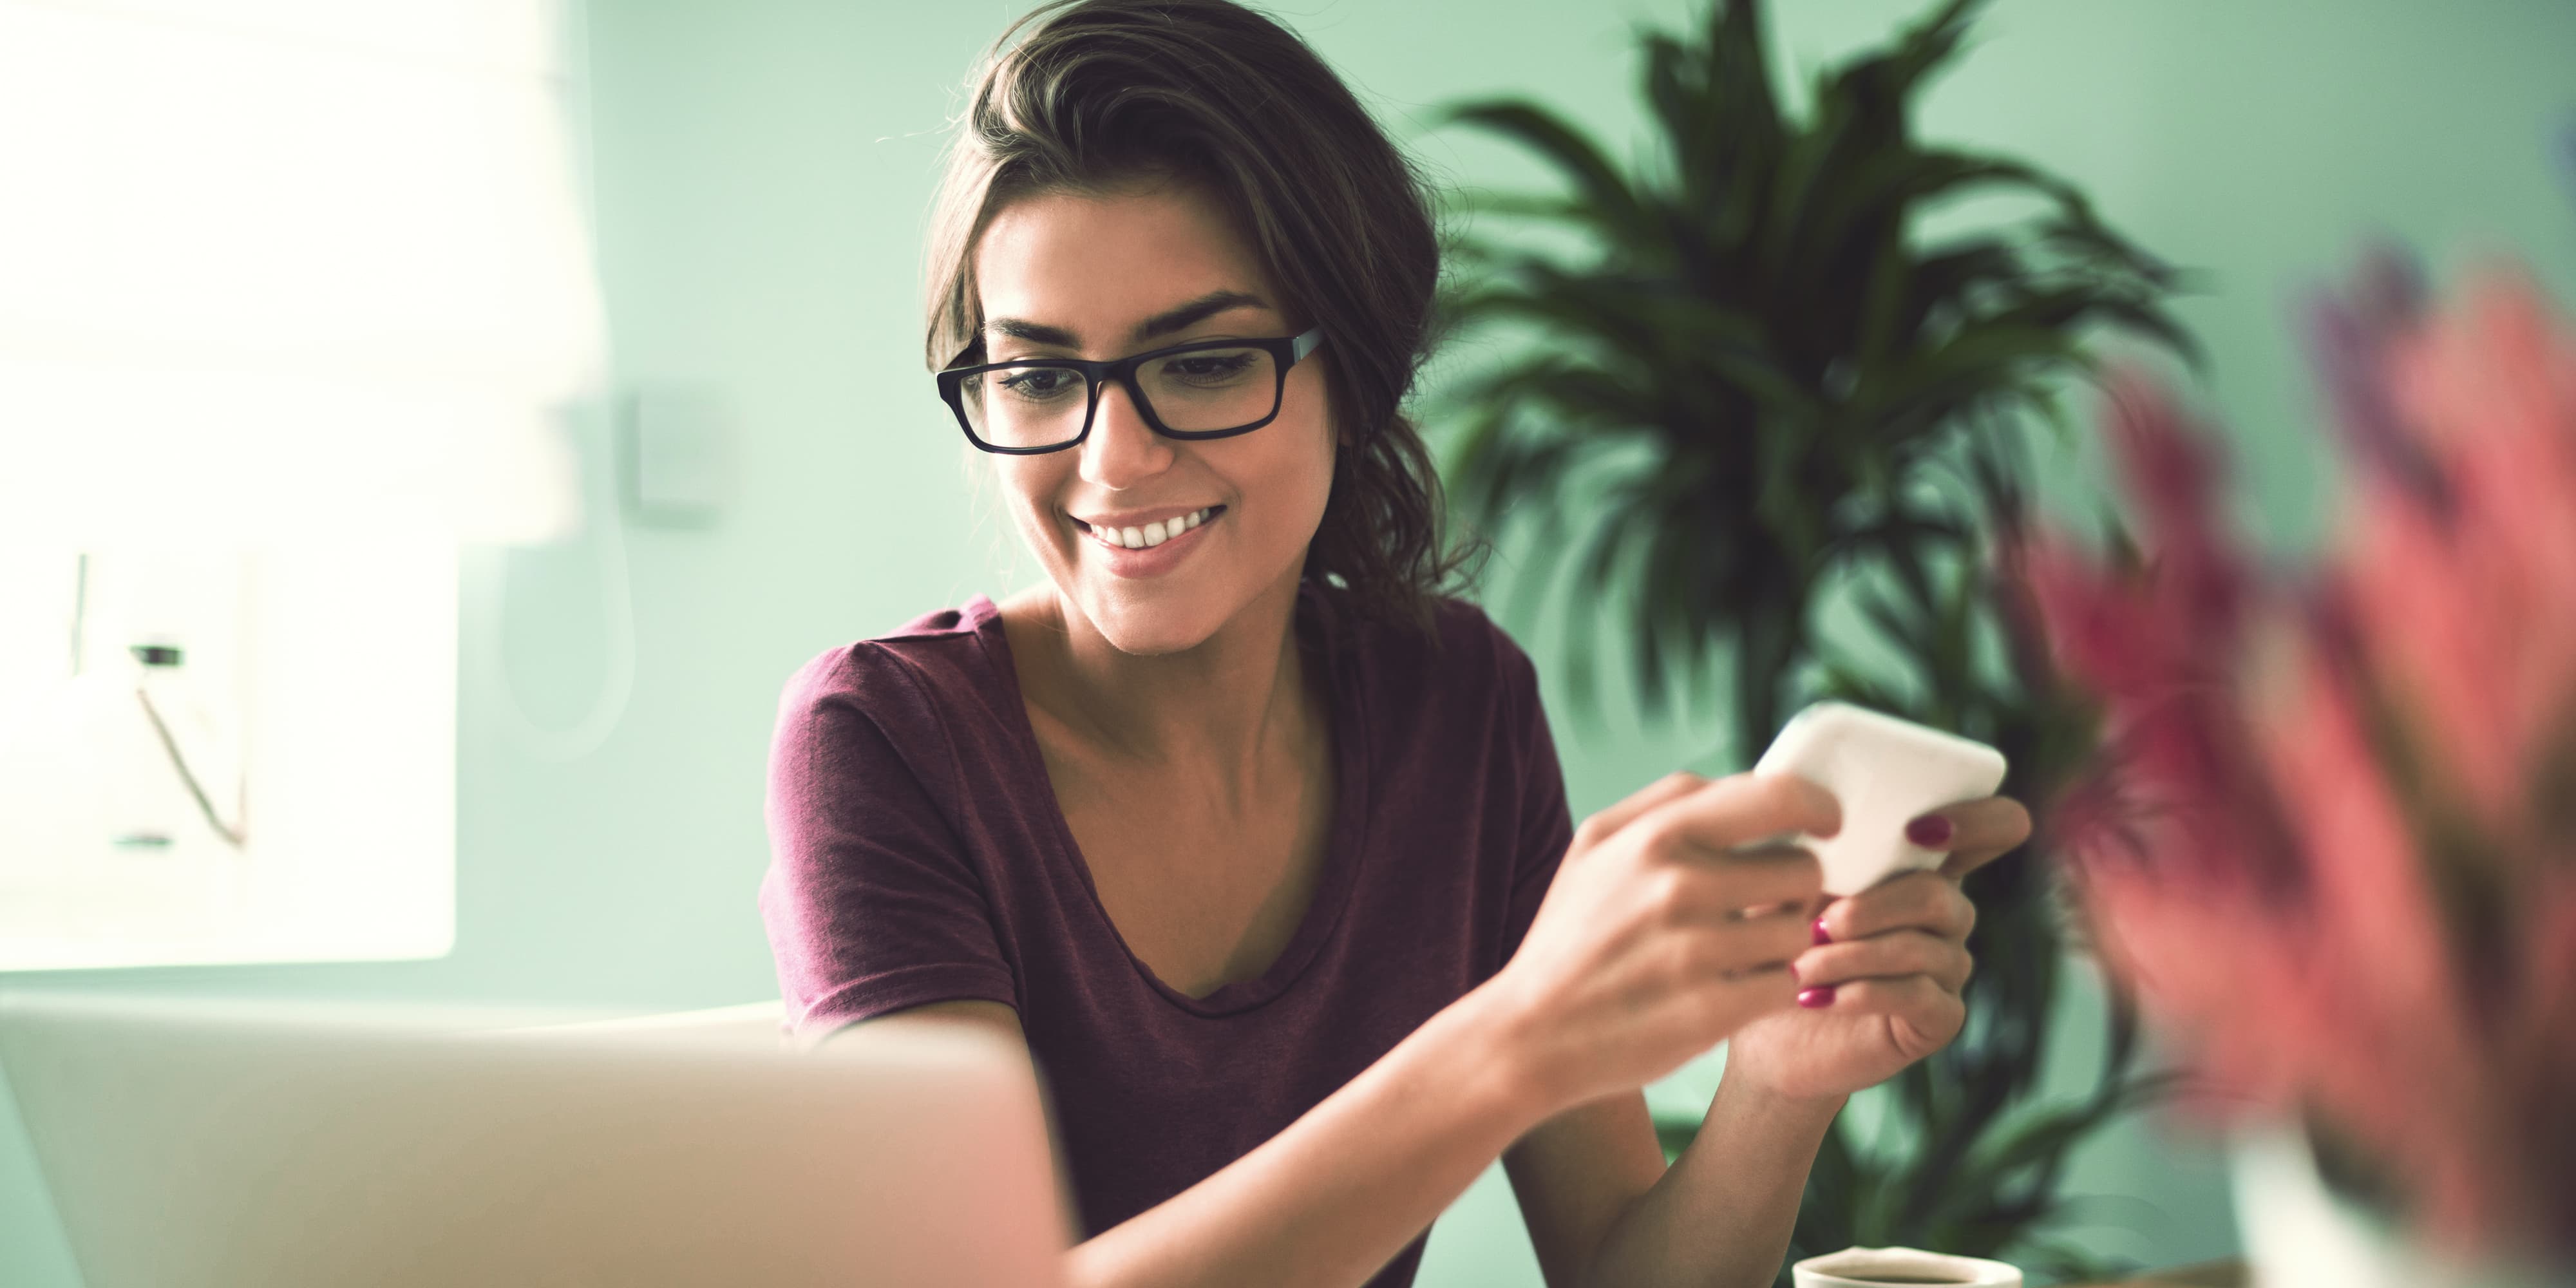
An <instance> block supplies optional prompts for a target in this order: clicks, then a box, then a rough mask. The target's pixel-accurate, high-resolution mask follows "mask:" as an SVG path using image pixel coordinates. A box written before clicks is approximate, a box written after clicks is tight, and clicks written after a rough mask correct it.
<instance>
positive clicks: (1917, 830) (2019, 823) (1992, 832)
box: [1905, 796, 2030, 878]
mask: <svg viewBox="0 0 2576 1288" xmlns="http://www.w3.org/2000/svg"><path fill="white" fill-rule="evenodd" d="M1936 820H1937V821H1936ZM1944 827H1946V828H1947V830H1948V835H1947V836H1942V835H1940V834H1941V832H1942V830H1943V828H1944ZM1905 833H1906V837H1907V839H1909V840H1911V841H1913V842H1914V843H1915V844H1917V845H1920V846H1923V847H1924V848H1925V849H1928V850H1947V851H1949V857H1948V858H1946V859H1944V860H1943V861H1942V863H1941V874H1942V875H1944V876H1947V877H1952V878H1957V877H1963V876H1966V875H1967V874H1969V873H1970V872H1974V871H1976V870H1977V869H1978V868H1981V867H1984V866H1985V865H1986V864H1988V863H1991V862H1993V861H1994V860H1996V859H1998V858H2001V857H2003V856H2004V855H2006V854H2008V853H2011V852H2012V849H2013V847H2015V846H2017V845H2020V844H2021V843H2022V842H2024V841H2026V840H2029V839H2030V811H2029V810H2027V809H2025V808H2023V807H2022V803H2021V802H2020V801H2017V800H2014V799H2013V798H2011V797H2009V796H1988V797H1986V798H1984V799H1982V800H1973V801H1962V802H1960V803H1959V804H1956V805H1947V806H1943V807H1942V808H1940V809H1937V810H1934V811H1932V812H1931V813H1929V814H1926V815H1924V816H1922V817H1921V818H1918V819H1915V820H1913V821H1912V822H1910V823H1909V824H1907V826H1906V829H1905Z"/></svg>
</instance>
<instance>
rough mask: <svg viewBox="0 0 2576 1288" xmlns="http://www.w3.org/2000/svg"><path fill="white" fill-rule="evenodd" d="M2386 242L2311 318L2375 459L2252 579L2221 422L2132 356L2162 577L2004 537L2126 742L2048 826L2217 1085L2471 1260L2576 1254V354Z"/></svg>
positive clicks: (2133, 466)
mask: <svg viewBox="0 0 2576 1288" xmlns="http://www.w3.org/2000/svg"><path fill="white" fill-rule="evenodd" d="M2416 283H2417V279H2416V277H2415V274H2414V273H2413V271H2412V270H2411V268H2410V266H2408V265H2407V264H2406V263H2405V262H2403V261H2402V260H2400V259H2398V258H2396V257H2395V256H2393V255H2390V254H2386V253H2382V254H2380V255H2378V256H2375V257H2373V258H2372V259H2371V260H2370V261H2368V262H2367V263H2366V264H2365V267H2364V270H2363V272H2362V274H2361V276H2360V280H2359V282H2358V284H2357V286H2356V288H2355V289H2354V290H2352V291H2351V292H2350V293H2349V294H2348V295H2347V296H2345V297H2340V298H2335V297H2330V298H2327V299H2325V300H2322V301H2320V302H2319V303H2318V305H2317V307H2316V308H2315V309H2314V310H2313V312H2312V319H2311V320H2312V327H2313V330H2314V332H2315V339H2316V350H2317V353H2318V356H2319V360H2320V365H2321V367H2322V368H2323V369H2324V373H2325V376H2326V379H2327V383H2328V386H2329V391H2330V392H2331V393H2332V395H2333V399H2332V401H2333V405H2334V407H2335V410H2336V414H2337V416H2338V419H2339V421H2340V428H2341V429H2342V431H2343V432H2342V435H2341V441H2343V442H2344V443H2346V444H2347V445H2348V447H2349V448H2350V450H2351V452H2352V454H2353V457H2354V466H2355V468H2354V470H2353V479H2352V484H2351V489H2350V494H2349V495H2348V496H2347V498H2346V503H2345V508H2344V509H2343V510H2342V512H2341V514H2340V526H2339V527H2338V529H2337V531H2336V534H2335V537H2334V539H2333V541H2332V543H2331V545H2330V547H2329V548H2328V550H2327V551H2326V552H2325V554H2324V556H2323V558H2322V559H2321V560H2319V561H2318V562H2317V563H2316V564H2315V565H2314V566H2312V567H2309V568H2305V569H2302V570H2298V571H2296V572H2292V573H2288V574H2276V575H2261V574H2258V573H2257V572H2256V570H2255V565H2254V562H2253V560H2251V559H2250V558H2249V557H2247V556H2246V555H2245V554H2243V553H2242V552H2241V549H2242V548H2241V544H2240V543H2239V542H2237V541H2236V540H2235V539H2234V538H2233V537H2232V536H2231V535H2230V534H2229V533H2228V532H2227V530H2226V528H2225V525H2224V524H2223V523H2222V522H2221V519H2220V507H2219V505H2218V499H2219V496H2218V494H2219V488H2220V484H2221V482H2222V480H2221V478H2220V475H2221V474H2222V472H2223V465H2224V461H2223V458H2222V456H2221V453H2220V449H2219V447H2218V446H2217V441H2216V439H2215V438H2214V437H2213V436H2212V435H2210V434H2209V433H2207V432H2206V431H2204V430H2202V429H2201V428H2200V427H2199V426H2197V425H2195V424H2192V423H2191V422H2190V421H2189V420H2188V419H2187V418H2186V417H2185V416H2184V415H2183V413H2182V412H2181V411H2179V410H2178V409H2177V408H2176V407H2175V405H2174V403H2173V402H2172V400H2171V399H2170V398H2168V397H2167V396H2166V395H2165V394H2164V393H2163V392H2162V391H2161V390H2160V389H2159V388H2158V387H2157V386H2156V384H2155V383H2154V382H2153V381H2152V380H2150V379H2148V378H2147V377H2145V376H2142V375H2139V374H2136V373H2123V374H2121V375H2119V376H2117V377H2116V378H2115V379H2114V380H2113V381H2112V382H2111V386H2110V398H2109V409H2108V415H2107V417H2106V420H2107V431H2108V434H2109V437H2110V439H2111V442H2112V445H2113V448H2114V450H2115V456H2116V460H2117V461H2118V463H2119V465H2120V468H2121V471H2122V478H2123V482H2124V484H2125V485H2126V487H2127V489H2128V491H2129V493H2130V499H2131V501H2132V503H2133V508H2134V510H2135V512H2136V513H2137V515H2138V517H2139V526H2140V530H2141V533H2140V535H2141V546H2142V548H2143V549H2144V550H2145V551H2146V552H2147V553H2148V555H2149V558H2148V559H2147V561H2146V563H2145V565H2144V566H2143V567H2140V568H2136V569H2123V568H2115V567H2112V566H2109V565H2107V564H2106V563H2104V562H2103V561H2101V560H2099V559H2097V558H2095V557H2094V556H2091V555H2089V554H2086V553H2084V552H2082V551H2081V550H2079V549H2078V548H2077V547H2076V545H2075V544H2074V543H2073V542H2072V541H2070V540H2069V539H2067V538H2066V537H2065V536H2063V535H2062V534H2058V533H2053V532H2046V531H2042V532H2039V533H2036V534H2034V535H2033V536H2032V537H2030V538H2029V540H2028V541H2027V542H2026V543H2025V544H2023V545H2022V546H2021V547H2020V548H2018V549H2016V550H2013V551H2010V552H2007V559H2008V561H2009V566H2012V567H2014V568H2016V569H2018V570H2019V574H2020V576H2021V578H2022V584H2023V586H2024V588H2025V590H2026V592H2027V594H2028V596H2029V599H2030V608H2031V614H2032V617H2033V618H2034V619H2035V621H2036V623H2037V625H2038V627H2039V629H2040V630H2041V631H2042V632H2043V633H2044V634H2045V635H2046V636H2047V638H2048V641H2049V645H2050V647H2051V649H2052V651H2053V652H2054V654H2055V656H2056V658H2057V660H2058V662H2059V664H2060V665H2061V667H2062V668H2063V670H2064V672H2065V674H2066V675H2067V676H2068V677H2070V679H2071V680H2072V681H2073V682H2075V683H2077V684H2079V685H2081V686H2083V687H2084V688H2086V689H2088V690H2090V691H2091V692H2093V693H2094V694H2095V695H2096V696H2097V697H2098V698H2099V699H2100V700H2101V702H2102V703H2103V710H2104V715H2105V718H2106V746H2105V751H2104V755H2103V757H2102V759H2101V761H2100V764H2099V766H2098V768H2097V770H2096V772H2094V773H2093V774H2092V775H2091V776H2089V777H2087V778H2085V779H2083V780H2081V781H2079V782H2077V783H2076V784H2075V785H2074V786H2073V787H2072V788H2070V790H2069V791H2068V792H2067V793H2066V795H2065V796H2064V797H2063V798H2061V800H2060V801H2059V802H2057V804H2056V808H2055V809H2054V811H2053V812H2052V813H2053V817H2052V821H2051V823H2050V826H2051V829H2052V832H2053V834H2054V835H2055V837H2056V838H2057V840H2058V842H2059V851H2060V852H2061V853H2062V854H2064V855H2065V856H2066V858H2067V860H2068V863H2069V875H2070V877H2071V879H2072V882H2073V886H2074V888H2075V890H2076V892H2077V895H2078V898H2079V906H2080V908H2081V911H2082V915H2083V916H2084V917H2085V919H2086V920H2087V922H2088V923H2089V928H2090V930H2091V938H2092V940H2093V941H2094V942H2095V943H2096V944H2097V945H2098V946H2099V949H2100V952H2101V955H2102V957H2103V960H2104V962H2105V965H2106V967H2107V968H2108V969H2109V970H2111V971H2112V973H2113V974H2114V975H2115V976H2117V977H2119V978H2120V979H2121V980H2123V981H2124V982H2125V983H2126V984H2128V985H2129V986H2130V987H2132V988H2133V989H2135V991H2136V992H2137V995H2138V997H2139V999H2140V1002H2141V1005H2142V1006H2143V1007H2144V1008H2145V1010H2146V1012H2147V1014H2148V1016H2149V1017H2150V1019H2151V1020H2152V1021H2154V1022H2155V1023H2157V1024H2158V1025H2159V1026H2160V1027H2161V1028H2163V1029H2164V1030H2165V1031H2166V1032H2168V1033H2169V1034H2170V1035H2172V1036H2173V1037H2174V1038H2175V1039H2177V1040H2178V1041H2179V1042H2180V1043H2181V1045H2182V1047H2183V1049H2184V1050H2185V1051H2186V1052H2187V1053H2189V1057H2190V1059H2191V1060H2192V1062H2193V1064H2194V1067H2195V1068H2196V1070H2197V1071H2198V1072H2199V1073H2200V1074H2202V1075H2203V1076H2204V1079H2205V1085H2206V1086H2207V1087H2209V1088H2211V1089H2213V1090H2214V1091H2215V1092H2216V1093H2219V1094H2218V1095H2216V1096H2213V1097H2212V1098H2209V1099H2206V1100H2204V1101H2202V1102H2201V1104H2202V1106H2203V1107H2204V1108H2205V1109H2208V1110H2209V1111H2210V1112H2220V1111H2221V1107H2222V1106H2224V1105H2225V1104H2226V1103H2228V1098H2231V1097H2232V1098H2234V1099H2236V1100H2240V1101H2251V1102H2253V1103H2254V1104H2256V1105H2258V1106H2261V1107H2263V1108H2265V1109H2267V1110H2270V1111H2273V1112H2298V1113H2308V1114H2313V1115H2315V1116H2316V1117H2317V1118H2318V1119H2320V1120H2322V1121H2323V1122H2325V1123H2328V1124H2331V1128H2332V1130H2334V1131H2336V1132H2337V1133H2339V1134H2341V1135H2343V1136H2345V1137H2346V1138H2348V1139H2350V1140H2351V1141H2353V1142H2355V1143H2357V1144H2359V1145H2361V1146H2362V1147H2363V1148H2364V1149H2365V1150H2366V1151H2368V1153H2369V1154H2370V1156H2371V1157H2372V1158H2373V1159H2374V1160H2375V1161H2376V1163H2377V1165H2378V1168H2379V1170H2380V1171H2381V1172H2382V1173H2384V1174H2385V1175H2386V1176H2387V1177H2389V1178H2390V1179H2392V1180H2393V1181H2395V1182H2397V1183H2398V1184H2399V1185H2400V1186H2401V1187H2402V1189H2403V1191H2404V1193H2405V1195H2406V1200H2407V1204H2408V1213H2407V1214H2408V1216H2409V1218H2410V1219H2411V1220H2413V1221H2415V1222H2416V1223H2417V1224H2418V1225H2419V1226H2420V1228H2421V1229H2422V1230H2423V1231H2424V1232H2425V1233H2426V1234H2427V1235H2428V1236H2430V1237H2433V1238H2435V1239H2438V1240H2442V1241H2445V1242H2448V1243H2451V1244H2455V1245H2497V1244H2510V1245H2515V1246H2516V1247H2518V1248H2531V1247H2538V1248H2542V1249H2546V1250H2552V1251H2554V1252H2555V1254H2556V1255H2560V1256H2570V1257H2576V339H2571V333H2570V330H2569V328H2568V326H2567V325H2566V323H2565V322H2564V321H2563V320H2561V319H2559V318H2557V317H2556V316H2555V315H2554V314H2553V313H2552V311H2551V309H2550V307H2549V305H2548V302H2547V301H2546V300H2545V299H2544V298H2543V297H2542V296H2541V295H2540V294H2539V292H2538V291H2537V290H2536V289H2535V288H2534V287H2533V286H2532V285H2531V284H2530V283H2529V282H2528V281H2527V280H2525V279H2523V278H2521V277H2518V276H2515V275H2513V274H2510V273H2507V272H2503V271H2496V270H2490V271H2489V272H2487V273H2485V274H2483V275H2481V276H2480V277H2478V278H2476V279H2475V280H2474V281H2473V282H2472V283H2471V284H2470V285H2469V287H2468V288H2467V289H2466V290H2465V291H2464V292H2462V294H2461V296H2460V298H2459V299H2458V300H2457V301H2456V302H2455V303H2453V304H2452V305H2450V306H2449V307H2448V308H2445V309H2443V310H2441V311H2438V312H2427V311H2426V310H2425V308H2424V306H2423V302H2422V298H2421V290H2420V287H2419V286H2418V285H2417V284H2416Z"/></svg>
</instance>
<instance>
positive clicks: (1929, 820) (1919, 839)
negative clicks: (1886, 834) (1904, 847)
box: [1905, 814, 1950, 847]
mask: <svg viewBox="0 0 2576 1288" xmlns="http://www.w3.org/2000/svg"><path fill="white" fill-rule="evenodd" d="M1905 839H1907V840H1909V841H1912V842H1914V843H1915V844H1916V845H1921V846H1927V847H1929V846H1934V845H1947V844H1949V841H1950V820H1948V819H1946V818H1943V817H1941V816H1940V815H1938V814H1926V815H1924V816H1923V817H1921V818H1918V819H1916V820H1914V821H1913V822H1911V823H1908V824H1906V825H1905Z"/></svg>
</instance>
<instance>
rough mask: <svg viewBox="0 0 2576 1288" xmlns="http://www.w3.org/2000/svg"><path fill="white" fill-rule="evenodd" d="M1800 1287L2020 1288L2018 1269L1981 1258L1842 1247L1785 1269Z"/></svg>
mask: <svg viewBox="0 0 2576 1288" xmlns="http://www.w3.org/2000/svg"><path fill="white" fill-rule="evenodd" d="M1789 1274H1790V1277H1791V1278H1792V1279H1793V1280H1795V1281H1796V1283H1797V1286H1798V1288H1879V1286H1880V1285H1883V1284H1950V1285H1953V1286H1954V1288H2021V1271H2019V1270H2016V1269H2014V1268H2013V1267H2011V1266H2008V1265H2005V1264H2004V1263H2003V1262H2000V1261H1988V1260H1986V1259H1985V1258H1984V1257H1959V1256H1952V1255H1951V1254H1949V1253H1946V1252H1925V1251H1924V1250H1922V1249H1921V1248H1845V1249H1843V1250H1842V1251H1840V1252H1828V1253H1826V1254H1825V1255H1823V1256H1821V1257H1809V1258H1807V1259H1806V1260H1804V1261H1801V1262H1799V1263H1798V1264H1796V1265H1794V1266H1791V1267H1789Z"/></svg>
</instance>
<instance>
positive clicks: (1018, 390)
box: [1000, 367, 1081, 398]
mask: <svg viewBox="0 0 2576 1288" xmlns="http://www.w3.org/2000/svg"><path fill="white" fill-rule="evenodd" d="M1000 383H1001V385H1002V387H1003V388H1005V389H1008V390H1010V391H1011V392H1012V393H1014V394H1017V395H1019V396H1020V397H1022V398H1046V397H1050V396H1053V395H1055V394H1058V393H1061V392H1063V391H1064V389H1065V387H1066V386H1067V385H1068V384H1079V383H1081V382H1080V381H1077V380H1074V379H1073V373H1072V372H1070V371H1065V370H1061V369H1059V368H1054V367H1041V368H1039V369H1037V370H1035V371H1015V372H1012V373H1011V374H1009V375H1007V376H1004V377H1003V378H1002V380H1001V382H1000Z"/></svg>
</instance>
